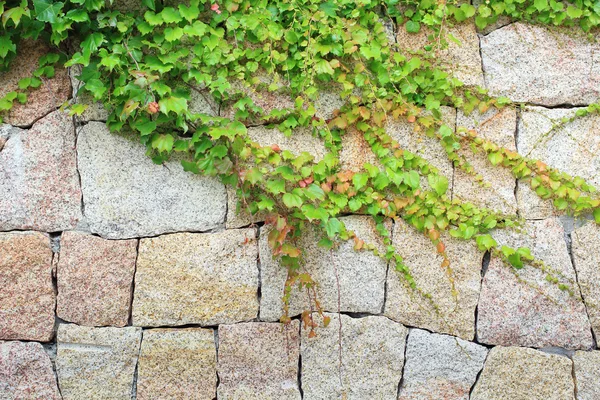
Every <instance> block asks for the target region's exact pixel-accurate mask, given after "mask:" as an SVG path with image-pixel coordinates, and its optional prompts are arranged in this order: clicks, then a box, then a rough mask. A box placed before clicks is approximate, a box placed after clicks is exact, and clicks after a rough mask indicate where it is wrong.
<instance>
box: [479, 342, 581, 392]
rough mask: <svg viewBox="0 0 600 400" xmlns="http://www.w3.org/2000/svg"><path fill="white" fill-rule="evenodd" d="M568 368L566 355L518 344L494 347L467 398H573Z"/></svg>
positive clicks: (568, 363) (570, 363) (569, 366)
mask: <svg viewBox="0 0 600 400" xmlns="http://www.w3.org/2000/svg"><path fill="white" fill-rule="evenodd" d="M571 369H572V362H571V360H569V359H568V358H567V357H563V356H559V355H555V354H547V353H542V352H541V351H537V350H532V349H527V348H520V347H495V348H493V349H492V350H491V351H490V354H489V355H488V358H487V361H486V363H485V367H484V368H483V372H482V373H481V376H480V377H479V380H478V381H477V384H476V385H475V389H474V390H473V393H472V395H471V399H472V400H496V399H498V400H500V399H502V400H504V399H523V400H525V399H527V400H566V399H573V393H574V392H573V391H574V385H573V379H572V378H571Z"/></svg>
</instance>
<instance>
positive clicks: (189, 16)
mask: <svg viewBox="0 0 600 400" xmlns="http://www.w3.org/2000/svg"><path fill="white" fill-rule="evenodd" d="M179 14H181V16H182V17H183V18H185V19H186V20H187V21H188V22H192V21H193V20H195V19H196V18H198V16H199V15H200V9H199V8H198V6H196V5H193V4H192V5H190V6H189V7H187V6H185V5H183V4H180V5H179Z"/></svg>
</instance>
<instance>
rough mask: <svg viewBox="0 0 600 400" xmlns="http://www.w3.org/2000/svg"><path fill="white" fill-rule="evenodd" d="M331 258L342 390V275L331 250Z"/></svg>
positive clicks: (341, 385) (341, 386) (342, 385)
mask: <svg viewBox="0 0 600 400" xmlns="http://www.w3.org/2000/svg"><path fill="white" fill-rule="evenodd" d="M329 257H330V259H331V265H332V266H333V272H334V273H335V282H336V285H337V312H338V321H339V325H338V353H339V354H338V359H339V364H338V373H339V378H340V388H343V387H344V383H343V379H342V368H343V365H344V364H343V359H342V314H341V312H342V310H341V309H342V296H341V291H340V275H339V273H338V269H337V266H336V265H335V260H334V258H333V250H331V249H330V250H329Z"/></svg>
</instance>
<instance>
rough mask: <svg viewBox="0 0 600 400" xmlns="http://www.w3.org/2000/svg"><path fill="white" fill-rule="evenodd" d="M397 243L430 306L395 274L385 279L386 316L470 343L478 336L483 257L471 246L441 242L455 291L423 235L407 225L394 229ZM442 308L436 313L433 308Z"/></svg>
mask: <svg viewBox="0 0 600 400" xmlns="http://www.w3.org/2000/svg"><path fill="white" fill-rule="evenodd" d="M393 243H394V246H395V247H396V250H397V251H398V253H399V254H400V255H401V256H402V257H403V259H404V261H405V263H406V265H407V266H408V267H409V268H410V271H411V274H412V276H413V277H414V279H415V281H416V284H417V286H418V287H419V288H421V289H422V291H423V293H424V294H429V295H431V301H429V300H427V299H425V298H424V297H423V296H422V295H421V294H419V293H418V292H416V291H414V290H413V289H411V288H410V287H409V286H408V285H407V284H406V283H405V281H404V280H403V278H402V277H401V276H400V275H399V274H397V273H396V272H395V271H394V270H391V269H390V271H389V274H388V278H387V301H386V303H385V311H384V313H385V315H386V316H388V317H389V318H391V319H393V320H395V321H399V322H402V323H403V324H406V325H410V326H417V327H419V328H425V329H430V330H433V331H436V332H441V333H448V334H451V335H455V336H458V337H461V338H463V339H466V340H472V339H473V336H474V335H475V329H474V326H475V308H476V307H477V300H478V297H479V289H480V286H481V266H482V261H483V254H482V253H481V252H479V251H478V250H477V248H476V246H475V245H474V244H473V243H471V242H467V241H462V240H457V239H454V238H452V237H449V236H447V237H446V236H445V237H443V243H444V244H445V245H446V253H447V254H448V258H449V259H450V268H452V271H453V278H454V288H455V290H456V294H455V295H453V293H452V283H451V280H450V278H449V277H448V274H447V271H446V270H445V269H444V268H441V267H440V266H441V264H442V261H443V259H442V257H441V256H439V255H438V253H437V251H436V248H435V246H434V245H433V244H432V243H431V241H430V240H429V239H428V238H427V237H425V236H424V235H421V234H419V233H418V232H417V231H416V230H415V229H413V228H412V227H410V226H409V225H408V224H406V223H405V222H404V221H401V220H398V221H396V224H395V226H394V233H393ZM435 306H438V310H437V311H436V309H435V308H434V307H435Z"/></svg>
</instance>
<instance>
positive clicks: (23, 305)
mask: <svg viewBox="0 0 600 400" xmlns="http://www.w3.org/2000/svg"><path fill="white" fill-rule="evenodd" d="M0 254H1V255H2V256H1V257H0V287H1V288H2V290H1V291H0V339H5V340H6V339H19V340H38V341H41V342H47V341H50V340H51V339H52V336H54V304H55V296H54V288H53V287H52V250H51V249H50V240H49V238H48V237H47V236H46V235H44V234H41V233H38V232H10V233H0Z"/></svg>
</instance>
